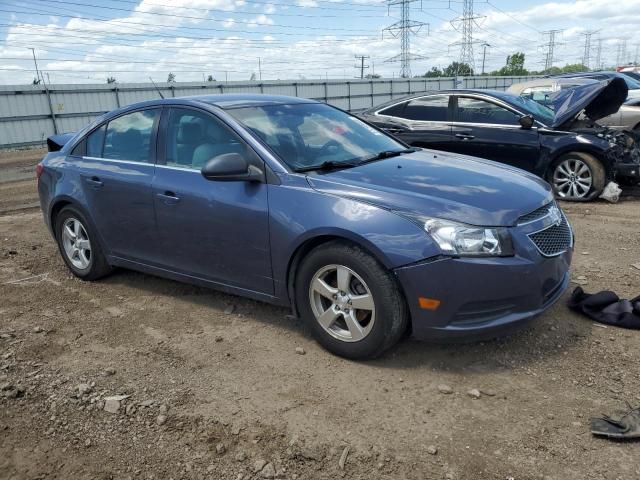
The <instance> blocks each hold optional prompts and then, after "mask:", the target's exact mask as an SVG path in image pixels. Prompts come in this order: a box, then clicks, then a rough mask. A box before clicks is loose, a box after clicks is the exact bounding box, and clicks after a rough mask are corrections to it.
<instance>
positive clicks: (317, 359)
mask: <svg viewBox="0 0 640 480" xmlns="http://www.w3.org/2000/svg"><path fill="white" fill-rule="evenodd" d="M20 155H23V157H22V158H17V159H16V158H13V160H12V159H11V158H10V156H7V155H5V156H4V157H2V156H0V212H1V214H0V389H2V391H1V392H0V478H1V479H45V478H46V479H49V478H55V479H65V480H66V479H112V478H113V479H128V478H131V479H138V478H140V479H159V480H165V479H167V480H168V479H175V480H177V479H205V478H206V479H230V480H238V479H242V480H248V479H254V478H255V479H260V478H286V479H292V480H293V479H300V480H302V479H335V478H346V479H359V480H365V479H367V480H368V479H394V480H395V479H400V480H402V479H414V480H423V479H460V480H463V479H464V480H467V479H468V480H484V479H502V480H506V479H515V480H524V479H547V480H549V479H554V480H556V479H557V480H574V479H575V480H584V479H611V480H613V479H620V480H629V479H640V443H638V442H635V443H633V442H626V443H621V442H611V441H607V440H602V439H597V438H594V437H593V436H592V435H591V434H590V432H589V419H590V417H591V416H594V415H600V414H602V413H612V412H614V411H615V410H617V409H621V408H625V406H626V402H629V403H630V404H632V405H635V406H637V405H640V361H639V359H640V358H639V357H640V331H631V330H622V329H617V328H613V327H605V326H602V325H597V324H595V323H593V322H591V321H589V320H588V319H585V318H582V317H580V316H578V315H576V314H573V313H571V312H569V311H568V310H567V308H566V306H565V300H566V295H567V294H565V298H564V299H562V301H560V302H559V303H558V304H557V305H556V306H555V307H554V308H552V309H551V310H550V311H549V312H548V313H546V314H545V315H543V316H542V317H541V318H539V319H538V320H537V321H536V322H535V323H534V324H533V325H532V326H531V327H529V328H528V329H525V330H523V331H521V332H519V333H518V334H515V335H514V336H512V337H509V338H503V339H500V340H495V341H490V342H483V343H475V344H467V345H431V344H426V343H420V342H416V341H413V340H411V339H408V340H405V341H403V342H402V343H401V344H400V345H399V346H398V347H397V348H395V349H393V350H392V351H391V352H389V353H387V354H386V355H385V356H384V357H383V358H380V359H378V360H375V361H370V362H351V361H346V360H343V359H340V358H336V357H334V356H332V355H330V354H329V353H327V352H326V351H324V350H322V349H321V348H320V347H319V346H318V345H316V344H315V343H314V341H313V340H312V339H311V337H310V335H309V332H308V330H307V329H305V328H304V326H303V325H302V324H301V323H300V322H299V321H297V320H294V319H291V318H288V317H287V315H288V313H289V312H288V311H287V310H285V309H281V308H276V307H273V306H269V305H266V304H262V303H258V302H254V301H249V300H244V299H241V298H238V297H234V296H230V295H225V294H221V293H218V292H214V291H209V290H205V289H202V288H197V287H193V286H189V285H183V284H178V283H175V282H172V281H169V280H163V279H160V278H155V277H150V276H147V275H142V274H138V273H134V272H130V271H124V270H119V271H117V272H115V273H114V274H113V275H111V276H110V277H108V278H106V279H104V280H102V281H99V282H95V283H85V282H82V281H80V280H78V279H76V278H74V277H73V276H72V275H71V274H70V273H69V272H68V270H67V269H66V268H65V266H64V264H63V262H62V260H61V258H60V257H59V254H58V252H57V250H56V248H55V245H54V243H53V240H52V239H51V237H50V236H49V234H48V232H47V230H46V228H45V227H44V224H43V222H42V219H41V215H40V213H39V212H38V211H37V210H36V209H34V208H33V204H34V203H35V202H37V196H36V193H35V184H34V181H33V177H32V175H33V174H32V173H30V174H29V175H31V177H28V176H26V173H25V176H23V177H20V175H17V174H16V175H17V177H19V178H15V176H12V177H11V179H9V173H7V172H9V171H11V172H13V173H11V175H14V174H15V172H16V169H18V170H20V169H23V171H24V172H29V171H30V172H32V171H33V168H32V167H33V165H35V162H36V161H37V158H38V155H36V154H33V155H31V157H30V156H29V155H30V154H20ZM30 162H31V163H32V164H33V165H32V164H31V163H30ZM3 175H4V177H3ZM20 178H22V179H20ZM564 208H565V209H566V211H567V212H568V213H569V217H570V220H571V222H572V223H573V226H574V229H575V233H576V241H577V246H576V253H575V260H574V268H573V278H574V280H576V281H578V282H580V283H583V284H584V288H585V289H586V290H587V291H590V292H593V291H598V290H602V289H612V290H614V291H616V292H617V293H618V294H619V295H620V296H621V297H625V298H631V297H633V296H636V295H638V294H640V269H638V268H636V267H633V266H632V265H633V264H638V263H640V198H632V197H626V198H624V199H623V200H622V201H621V202H620V203H618V204H615V205H611V204H607V203H604V202H595V203H591V204H584V205H582V204H565V205H564ZM573 286H575V285H573ZM296 347H301V348H302V349H304V354H303V355H301V354H300V353H297V352H296ZM442 385H447V386H449V387H450V388H451V390H452V391H453V392H452V393H450V394H445V393H440V390H439V387H442ZM471 389H477V390H479V391H480V392H481V393H480V398H477V399H475V398H472V397H471V396H470V395H469V394H468V391H469V390H471ZM117 396H120V397H117ZM114 397H115V398H114Z"/></svg>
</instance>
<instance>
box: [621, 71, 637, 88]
mask: <svg viewBox="0 0 640 480" xmlns="http://www.w3.org/2000/svg"><path fill="white" fill-rule="evenodd" d="M621 77H622V78H623V79H624V81H625V82H627V87H629V90H637V89H639V88H640V82H639V81H638V80H636V79H635V77H633V76H630V75H627V74H624V75H621Z"/></svg>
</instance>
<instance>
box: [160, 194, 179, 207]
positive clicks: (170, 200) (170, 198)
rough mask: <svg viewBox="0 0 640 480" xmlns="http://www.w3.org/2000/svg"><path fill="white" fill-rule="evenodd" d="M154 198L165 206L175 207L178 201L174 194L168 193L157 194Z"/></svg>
mask: <svg viewBox="0 0 640 480" xmlns="http://www.w3.org/2000/svg"><path fill="white" fill-rule="evenodd" d="M156 196H157V197H158V198H159V199H160V200H162V201H163V202H164V203H165V204H167V205H175V204H176V203H178V202H179V201H180V197H178V196H177V195H176V194H175V193H174V192H170V191H166V192H164V193H157V194H156Z"/></svg>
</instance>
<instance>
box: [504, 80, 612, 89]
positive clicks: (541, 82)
mask: <svg viewBox="0 0 640 480" xmlns="http://www.w3.org/2000/svg"><path fill="white" fill-rule="evenodd" d="M598 81H599V80H596V79H594V78H587V77H548V78H537V79H535V80H529V81H528V82H522V83H514V84H512V85H510V86H509V88H508V89H507V92H510V91H511V92H513V91H514V90H524V89H525V88H530V87H542V86H546V85H549V84H558V85H564V84H566V83H571V84H574V83H575V84H578V85H587V84H590V83H598Z"/></svg>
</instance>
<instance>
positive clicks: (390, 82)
mask: <svg viewBox="0 0 640 480" xmlns="http://www.w3.org/2000/svg"><path fill="white" fill-rule="evenodd" d="M389 93H390V94H391V100H393V80H389ZM372 101H373V100H372Z"/></svg>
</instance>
